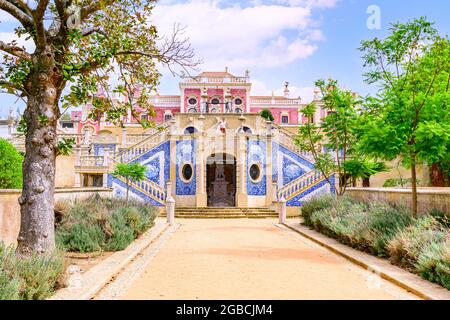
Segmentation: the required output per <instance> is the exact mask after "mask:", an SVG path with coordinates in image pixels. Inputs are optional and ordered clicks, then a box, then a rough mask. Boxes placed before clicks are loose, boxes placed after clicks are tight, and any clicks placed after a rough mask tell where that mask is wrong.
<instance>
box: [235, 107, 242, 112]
mask: <svg viewBox="0 0 450 320" xmlns="http://www.w3.org/2000/svg"><path fill="white" fill-rule="evenodd" d="M234 111H235V112H236V113H242V109H241V108H236V109H234Z"/></svg>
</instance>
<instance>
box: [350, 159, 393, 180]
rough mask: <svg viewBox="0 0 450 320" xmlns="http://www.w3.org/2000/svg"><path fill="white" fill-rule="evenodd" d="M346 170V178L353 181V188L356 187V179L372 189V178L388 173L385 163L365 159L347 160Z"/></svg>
mask: <svg viewBox="0 0 450 320" xmlns="http://www.w3.org/2000/svg"><path fill="white" fill-rule="evenodd" d="M344 169H345V173H346V176H347V177H349V178H351V179H352V183H353V186H356V179H362V180H363V186H364V187H370V177H371V176H373V175H374V174H377V173H379V172H383V171H387V167H386V165H385V164H384V162H377V161H371V160H368V159H364V158H363V157H356V158H353V159H349V160H346V161H345V162H344Z"/></svg>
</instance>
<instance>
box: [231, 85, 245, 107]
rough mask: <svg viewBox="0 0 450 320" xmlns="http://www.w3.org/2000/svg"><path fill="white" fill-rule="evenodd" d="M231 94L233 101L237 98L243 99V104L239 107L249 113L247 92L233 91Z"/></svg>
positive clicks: (242, 90) (243, 90) (241, 90)
mask: <svg viewBox="0 0 450 320" xmlns="http://www.w3.org/2000/svg"><path fill="white" fill-rule="evenodd" d="M230 93H231V96H232V97H233V99H234V98H237V97H241V98H242V102H243V103H242V105H241V106H239V107H240V108H242V109H243V110H244V112H247V91H246V90H245V89H231V90H230Z"/></svg>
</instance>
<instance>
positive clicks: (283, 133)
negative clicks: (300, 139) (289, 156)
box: [274, 125, 316, 163]
mask: <svg viewBox="0 0 450 320" xmlns="http://www.w3.org/2000/svg"><path fill="white" fill-rule="evenodd" d="M274 127H275V128H276V129H278V132H279V136H278V142H279V143H280V144H281V145H282V146H284V147H286V148H287V149H289V150H291V151H292V152H294V153H296V154H298V155H299V156H301V157H303V158H305V159H306V160H308V161H309V162H311V163H316V160H315V159H314V156H313V155H312V153H311V152H308V151H305V150H302V149H301V148H300V147H299V146H298V145H297V144H296V143H295V140H294V139H295V135H294V134H292V133H291V132H289V131H288V130H285V129H283V128H281V127H280V126H278V125H274Z"/></svg>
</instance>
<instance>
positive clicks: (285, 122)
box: [281, 116, 289, 124]
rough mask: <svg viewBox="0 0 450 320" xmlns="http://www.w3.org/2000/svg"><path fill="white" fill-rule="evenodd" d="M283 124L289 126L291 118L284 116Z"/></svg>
mask: <svg viewBox="0 0 450 320" xmlns="http://www.w3.org/2000/svg"><path fill="white" fill-rule="evenodd" d="M281 123H283V124H289V116H282V117H281Z"/></svg>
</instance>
